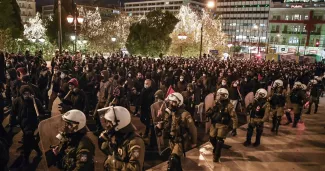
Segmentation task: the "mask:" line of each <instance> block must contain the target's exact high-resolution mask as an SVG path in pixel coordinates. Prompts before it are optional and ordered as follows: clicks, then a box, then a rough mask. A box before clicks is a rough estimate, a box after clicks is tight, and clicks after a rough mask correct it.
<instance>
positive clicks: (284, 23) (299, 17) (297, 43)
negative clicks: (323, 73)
mask: <svg viewBox="0 0 325 171" xmlns="http://www.w3.org/2000/svg"><path fill="white" fill-rule="evenodd" d="M269 46H270V50H271V52H273V53H295V54H299V55H306V54H317V55H321V56H324V57H325V55H324V53H325V51H324V49H325V1H324V0H285V1H284V2H283V3H280V2H274V3H272V4H271V9H270V18H269Z"/></svg>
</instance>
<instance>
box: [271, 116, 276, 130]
mask: <svg viewBox="0 0 325 171" xmlns="http://www.w3.org/2000/svg"><path fill="white" fill-rule="evenodd" d="M276 123H277V120H276V116H273V117H272V129H271V132H274V131H275V128H276Z"/></svg>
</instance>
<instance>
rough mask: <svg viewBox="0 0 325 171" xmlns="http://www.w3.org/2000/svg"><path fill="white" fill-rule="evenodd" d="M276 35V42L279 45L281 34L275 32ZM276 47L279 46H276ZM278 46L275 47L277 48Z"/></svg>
mask: <svg viewBox="0 0 325 171" xmlns="http://www.w3.org/2000/svg"><path fill="white" fill-rule="evenodd" d="M276 37H278V41H277V42H278V45H279V43H280V37H281V34H277V35H276ZM278 48H279V46H278ZM278 48H276V49H278Z"/></svg>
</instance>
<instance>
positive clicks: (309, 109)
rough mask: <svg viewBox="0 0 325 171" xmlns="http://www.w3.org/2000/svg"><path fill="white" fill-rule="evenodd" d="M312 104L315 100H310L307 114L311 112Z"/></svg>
mask: <svg viewBox="0 0 325 171" xmlns="http://www.w3.org/2000/svg"><path fill="white" fill-rule="evenodd" d="M312 105H313V102H312V101H309V107H308V110H307V112H306V114H310V111H311V106H312Z"/></svg>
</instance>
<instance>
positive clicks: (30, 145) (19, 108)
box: [10, 85, 44, 166]
mask: <svg viewBox="0 0 325 171" xmlns="http://www.w3.org/2000/svg"><path fill="white" fill-rule="evenodd" d="M20 94H21V95H20V96H19V97H17V98H15V99H14V101H13V106H12V116H11V117H12V118H11V119H10V122H12V121H14V120H16V118H18V119H17V122H18V123H19V125H20V128H21V129H22V131H23V163H22V165H24V166H26V165H28V164H29V155H30V153H31V151H32V150H35V151H36V152H37V156H41V155H42V152H41V150H40V149H39V147H38V143H37V141H36V139H35V137H34V132H35V130H36V129H37V126H38V118H39V117H41V116H43V115H44V111H43V107H42V104H41V102H40V101H39V100H38V99H37V98H35V97H34V91H33V89H32V88H31V87H29V86H28V85H23V86H21V88H20ZM34 105H36V107H35V106H34ZM36 108H37V109H36ZM37 111H38V112H37ZM11 124H12V123H11Z"/></svg>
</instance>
